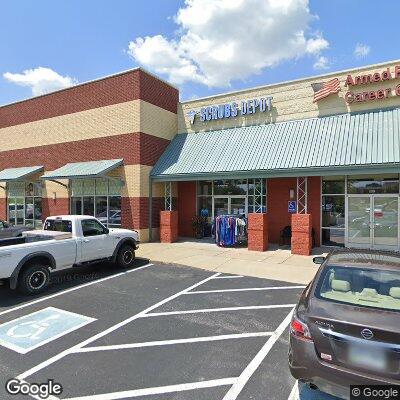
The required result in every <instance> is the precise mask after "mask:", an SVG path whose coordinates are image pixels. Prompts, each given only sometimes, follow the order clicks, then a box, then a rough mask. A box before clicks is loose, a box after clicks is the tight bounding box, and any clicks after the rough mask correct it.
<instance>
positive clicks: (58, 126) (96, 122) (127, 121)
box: [0, 100, 177, 151]
mask: <svg viewBox="0 0 400 400" xmlns="http://www.w3.org/2000/svg"><path fill="white" fill-rule="evenodd" d="M141 118H142V120H141ZM176 126H177V117H176V114H174V113H172V112H170V111H167V110H164V109H162V108H160V107H157V106H155V105H153V104H149V103H146V102H145V101H142V100H133V101H127V102H125V103H119V104H113V105H110V106H105V107H99V108H94V109H90V110H86V111H81V112H76V113H73V114H66V115H61V116H57V117H53V118H47V119H43V120H39V121H34V122H28V123H25V124H20V125H15V126H9V127H6V128H2V129H0V149H1V151H6V150H15V149H23V148H27V147H35V146H43V145H50V144H57V143H66V142H72V141H78V140H83V139H94V138H99V137H107V136H115V135H121V134H124V133H131V132H143V133H147V134H149V135H153V136H157V137H161V138H166V139H171V138H172V137H173V136H174V134H175V132H176V129H177V128H176ZM10 138H12V139H13V140H10Z"/></svg>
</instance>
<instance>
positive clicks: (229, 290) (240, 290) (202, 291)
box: [185, 286, 305, 294]
mask: <svg viewBox="0 0 400 400" xmlns="http://www.w3.org/2000/svg"><path fill="white" fill-rule="evenodd" d="M304 288H305V286H270V287H256V288H241V289H218V290H196V291H194V292H187V293H185V294H206V293H226V292H247V291H252V290H255V291H257V290H260V291H263V290H285V289H304Z"/></svg>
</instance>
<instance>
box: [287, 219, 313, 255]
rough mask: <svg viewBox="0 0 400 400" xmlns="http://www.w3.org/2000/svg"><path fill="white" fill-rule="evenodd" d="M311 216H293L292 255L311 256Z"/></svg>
mask: <svg viewBox="0 0 400 400" xmlns="http://www.w3.org/2000/svg"><path fill="white" fill-rule="evenodd" d="M311 230H312V216H311V214H292V254H299V255H302V256H309V255H310V254H311V250H312V237H311Z"/></svg>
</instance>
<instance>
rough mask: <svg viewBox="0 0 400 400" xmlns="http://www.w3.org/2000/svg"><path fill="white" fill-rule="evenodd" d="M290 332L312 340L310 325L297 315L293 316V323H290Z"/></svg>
mask: <svg viewBox="0 0 400 400" xmlns="http://www.w3.org/2000/svg"><path fill="white" fill-rule="evenodd" d="M290 333H291V334H292V335H293V336H296V337H298V338H299V339H304V340H309V341H312V337H311V333H310V330H309V329H308V326H307V325H306V324H305V323H304V322H302V321H300V320H299V319H298V318H296V317H293V319H292V323H291V324H290Z"/></svg>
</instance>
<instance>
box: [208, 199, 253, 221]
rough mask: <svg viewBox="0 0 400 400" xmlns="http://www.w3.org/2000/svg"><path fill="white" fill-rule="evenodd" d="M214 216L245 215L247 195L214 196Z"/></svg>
mask: <svg viewBox="0 0 400 400" xmlns="http://www.w3.org/2000/svg"><path fill="white" fill-rule="evenodd" d="M213 211H214V217H217V216H218V215H227V214H229V215H238V216H247V196H214V197H213Z"/></svg>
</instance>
